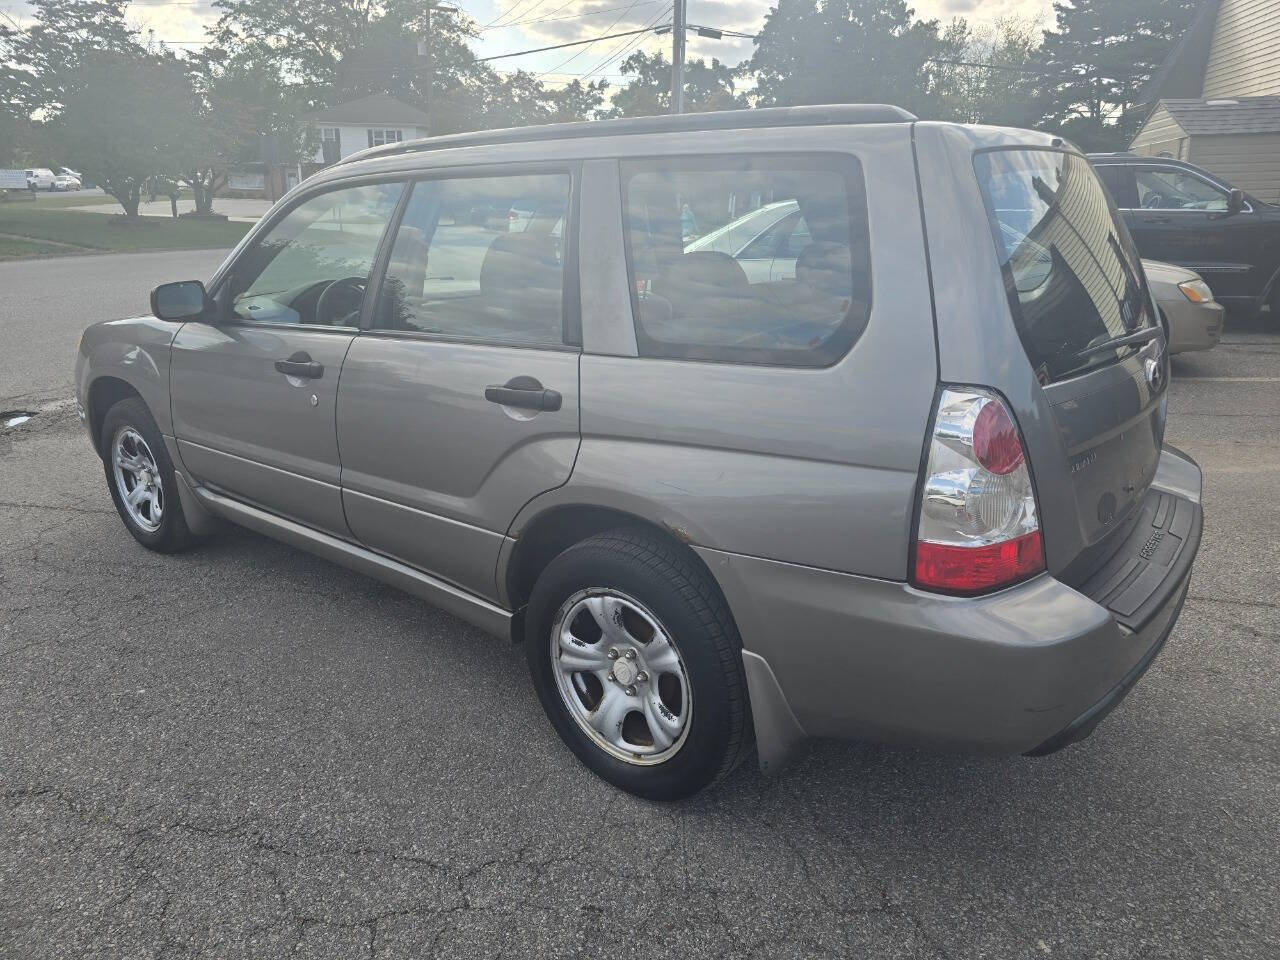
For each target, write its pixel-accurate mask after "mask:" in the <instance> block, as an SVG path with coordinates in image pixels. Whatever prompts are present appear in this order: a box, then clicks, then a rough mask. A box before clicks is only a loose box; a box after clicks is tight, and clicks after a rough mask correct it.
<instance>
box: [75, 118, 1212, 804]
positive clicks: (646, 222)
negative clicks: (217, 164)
mask: <svg viewBox="0 0 1280 960" xmlns="http://www.w3.org/2000/svg"><path fill="white" fill-rule="evenodd" d="M151 309H152V314H153V316H149V317H139V318H136V319H130V320H122V321H116V322H111V323H103V324H98V325H95V326H93V327H90V328H89V329H88V330H87V331H86V332H85V334H84V337H83V339H82V341H81V344H80V351H79V356H78V358H77V370H76V374H77V377H76V379H77V385H78V394H79V399H80V403H81V412H82V415H83V417H84V418H85V421H86V424H87V426H88V430H89V435H90V438H91V440H92V442H93V445H94V449H95V451H96V452H97V454H98V455H99V456H100V457H101V458H102V462H103V464H104V467H105V471H106V478H107V485H108V488H109V490H110V492H111V496H112V498H113V499H114V501H115V504H116V506H117V508H118V510H119V512H120V516H121V518H122V519H123V520H124V523H125V526H126V527H127V528H128V530H129V532H130V533H132V534H133V536H134V537H135V538H137V540H138V541H140V542H141V543H142V544H143V545H144V546H146V547H149V548H151V549H153V550H159V551H162V552H168V551H177V550H182V549H185V548H188V547H190V546H192V545H193V544H195V543H197V542H199V540H200V539H202V538H203V537H205V536H207V535H209V534H211V533H213V532H214V531H215V530H216V528H217V526H218V525H219V524H220V523H221V522H223V521H230V522H233V523H237V524H241V525H244V526H246V527H249V528H252V529H254V530H257V531H259V532H261V533H264V534H267V535H268V536H271V537H275V538H278V539H281V540H284V541H286V542H288V543H292V544H294V545H296V546H298V547H301V548H303V549H305V550H309V551H312V552H314V553H317V554H320V555H321V556H324V557H327V558H329V559H331V560H333V561H336V562H338V563H341V564H345V565H347V566H349V567H352V568H354V569H356V570H360V571H363V572H365V573H367V574H369V575H370V576H373V577H377V578H379V579H381V580H384V581H386V582H388V583H392V584H395V585H396V586H399V587H401V588H403V589H405V590H407V591H409V592H411V593H413V594H416V595H418V596H420V597H423V598H426V599H427V600H429V601H430V602H432V603H434V604H436V605H438V606H440V607H442V608H444V609H446V610H448V611H450V612H452V613H454V614H456V615H458V616H459V617H462V618H463V619H465V620H468V621H470V622H471V623H473V624H477V625H479V626H480V627H482V628H484V629H485V630H487V631H489V632H491V633H494V634H497V635H499V636H503V637H510V638H511V639H512V640H515V641H519V642H522V643H523V644H524V645H525V648H526V649H527V651H528V658H529V666H530V671H531V674H532V677H533V683H534V686H535V688H536V689H537V692H538V695H539V697H540V698H541V701H542V703H543V705H544V707H545V708H546V712H547V715H548V717H549V718H550V720H551V723H552V724H553V725H554V727H555V728H556V731H557V732H558V733H559V734H560V736H561V737H562V738H563V739H564V741H565V743H566V744H567V745H568V746H569V747H570V749H572V750H573V751H574V753H575V754H577V756H578V757H579V758H580V759H581V760H582V761H583V763H585V764H586V765H587V766H588V767H590V768H591V769H592V770H594V771H595V772H596V773H597V774H599V775H600V776H602V777H604V778H605V779H607V780H608V781H610V782H611V783H613V784H616V785H617V786H619V787H621V788H623V789H625V790H629V791H631V792H633V793H636V794H639V795H642V796H646V797H652V798H664V799H672V798H679V797H684V796H688V795H690V794H692V793H694V792H696V791H697V790H699V789H701V788H703V787H705V786H706V785H708V784H709V783H712V782H713V781H715V780H716V779H717V778H718V777H722V776H723V775H725V774H726V773H727V772H728V771H730V770H732V769H733V767H734V766H735V764H737V763H738V762H739V761H740V760H741V759H742V758H743V757H744V756H745V755H747V754H748V753H749V752H750V751H751V749H752V747H753V746H754V748H755V750H756V751H757V753H758V756H759V762H760V766H761V767H762V769H764V770H766V771H768V772H773V771H776V770H778V769H780V768H781V767H782V766H783V765H784V764H785V763H786V761H787V760H788V759H789V758H790V757H792V756H793V755H794V753H795V752H796V750H797V748H798V747H799V746H800V745H801V744H802V743H803V741H805V740H806V738H810V737H852V738H866V739H876V740H884V741H893V742H900V743H923V744H934V745H942V746H946V747H951V748H955V749H958V750H969V751H980V752H1001V753H1006V752H1010V753H1027V754H1043V753H1048V752H1051V751H1053V750H1056V749H1058V748H1060V747H1062V746H1065V745H1066V744H1069V743H1071V742H1072V741H1075V740H1078V739H1080V738H1082V737H1084V736H1086V735H1088V734H1089V733H1090V732H1091V731H1092V730H1093V728H1094V726H1095V725H1096V724H1097V723H1098V721H1099V720H1100V719H1101V718H1102V716H1103V715H1105V714H1106V712H1107V711H1108V710H1110V709H1111V708H1112V707H1113V706H1114V705H1115V704H1116V703H1117V702H1118V701H1119V700H1120V699H1121V698H1122V697H1123V696H1124V694H1125V693H1126V691H1127V690H1128V689H1129V688H1130V687H1131V686H1132V685H1133V684H1134V683H1135V682H1136V681H1137V679H1138V678H1139V676H1141V674H1142V673H1143V671H1144V670H1145V669H1146V668H1147V666H1148V665H1149V664H1150V663H1151V661H1152V659H1153V658H1154V657H1155V655H1156V654H1157V652H1158V651H1159V649H1160V648H1161V646H1162V644H1163V642H1164V640H1165V638H1166V637H1167V636H1168V635H1169V633H1170V631H1171V629H1172V627H1173V624H1174V621H1175V620H1176V618H1177V616H1178V612H1179V610H1180V609H1181V606H1182V602H1183V598H1184V597H1185V595H1186V591H1187V584H1188V580H1189V578H1190V572H1191V565H1192V562H1193V560H1194V558H1195V555H1196V551H1197V549H1198V546H1199V541H1200V532H1201V507H1200V486H1201V483H1200V471H1199V469H1198V467H1197V466H1196V465H1195V463H1194V462H1192V461H1191V460H1190V459H1189V458H1188V457H1187V456H1185V455H1184V454H1182V453H1180V452H1178V451H1177V450H1175V449H1173V448H1172V447H1168V446H1166V445H1164V443H1163V438H1164V426H1165V398H1166V389H1167V384H1168V380H1169V363H1168V356H1167V349H1166V344H1165V340H1164V335H1163V333H1162V328H1161V325H1160V323H1159V322H1158V320H1157V317H1156V312H1155V307H1154V305H1153V303H1152V300H1151V296H1150V292H1149V290H1148V286H1147V281H1146V279H1145V277H1144V274H1143V271H1142V266H1141V263H1140V261H1139V259H1138V256H1137V254H1136V253H1135V251H1134V246H1133V243H1132V241H1131V240H1130V237H1129V235H1128V233H1127V232H1126V230H1125V227H1124V225H1123V222H1122V221H1121V220H1120V219H1119V218H1118V217H1117V215H1116V211H1115V209H1114V207H1113V205H1112V203H1111V202H1110V200H1109V199H1108V196H1107V194H1106V192H1105V190H1104V189H1103V188H1102V187H1101V186H1100V184H1099V182H1098V180H1097V178H1096V177H1095V175H1094V173H1093V171H1092V170H1091V168H1090V166H1089V163H1088V162H1087V160H1086V159H1085V158H1084V157H1083V156H1082V155H1081V154H1080V153H1079V152H1078V151H1077V150H1076V149H1075V148H1074V147H1073V146H1071V145H1070V144H1069V143H1066V142H1064V141H1062V140H1059V139H1055V138H1052V137H1049V136H1045V135H1041V134H1037V133H1031V132H1027V131H1021V130H1007V129H995V128H988V127H972V126H960V125H953V124H945V123H925V122H919V121H917V120H916V119H915V118H914V117H912V116H911V115H910V114H908V113H906V112H904V111H902V110H899V109H896V108H893V107H885V106H874V105H865V106H839V107H803V108H793V109H781V110H754V111H741V112H733V113H719V114H702V115H692V116H681V117H654V118H645V119H636V120H619V121H605V122H595V123H586V124H565V125H553V126H545V127H537V128H529V129H518V130H499V131H490V132H485V133H477V134H463V135H457V136H445V137H436V138H432V139H428V140H420V141H415V142H410V143H396V144H388V145H386V146H383V147H375V148H372V149H370V150H368V151H365V152H363V153H362V154H359V155H357V156H355V157H352V158H350V159H348V160H346V161H343V162H341V163H338V164H336V165H334V166H331V167H329V168H328V169H325V170H323V171H322V172H320V173H319V174H317V175H315V176H313V177H311V178H310V179H308V180H306V181H305V182H304V183H302V184H301V185H300V186H299V187H297V188H296V189H294V190H293V191H292V192H291V193H290V194H289V195H288V196H286V197H285V198H284V199H283V200H281V201H280V202H279V203H278V204H277V205H276V206H275V207H274V208H273V209H272V211H271V212H270V213H269V214H268V215H267V216H266V217H264V218H263V220H262V221H261V223H259V224H258V225H257V226H256V227H255V228H254V229H253V230H252V231H251V232H250V233H249V235H248V236H246V237H245V239H244V240H243V242H242V243H241V244H240V245H239V246H238V247H237V248H236V249H235V250H234V251H233V252H232V254H231V256H230V257H228V258H227V260H226V262H225V263H224V264H223V265H222V266H221V267H220V268H219V269H218V271H217V272H216V273H215V275H214V276H213V277H212V279H211V280H210V281H209V283H208V284H207V286H206V285H204V284H202V283H200V282H197V281H184V282H178V283H171V284H165V285H163V286H161V287H158V288H157V289H156V290H155V291H154V292H153V293H152V298H151Z"/></svg>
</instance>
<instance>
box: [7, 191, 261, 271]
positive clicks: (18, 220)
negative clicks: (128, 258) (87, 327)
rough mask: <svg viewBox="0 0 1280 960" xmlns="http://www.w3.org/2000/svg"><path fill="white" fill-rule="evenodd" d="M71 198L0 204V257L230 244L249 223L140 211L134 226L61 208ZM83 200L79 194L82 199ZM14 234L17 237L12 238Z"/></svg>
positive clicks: (187, 248) (228, 245)
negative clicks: (178, 217)
mask: <svg viewBox="0 0 1280 960" xmlns="http://www.w3.org/2000/svg"><path fill="white" fill-rule="evenodd" d="M70 199H71V198H69V197H68V198H63V197H57V198H45V197H41V198H40V199H39V200H36V201H35V202H30V201H26V202H23V201H12V202H6V203H3V204H0V234H9V235H10V236H9V237H0V257H15V256H27V257H30V256H55V255H58V254H67V253H83V252H87V251H91V250H92V251H108V250H110V251H119V252H128V251H131V250H200V249H207V248H218V247H231V246H234V245H235V244H236V242H237V241H239V239H240V238H241V237H243V236H244V235H245V233H246V231H248V229H249V227H250V226H251V224H247V223H232V222H230V221H210V220H190V219H186V220H173V219H170V218H169V217H141V218H140V223H139V224H138V225H136V226H135V225H130V226H121V225H120V221H119V220H118V219H117V218H116V217H114V216H108V215H106V214H102V213H92V212H90V211H80V210H66V209H62V208H63V207H65V206H69V205H71V204H70V203H68V202H65V201H70ZM58 201H64V202H58ZM84 202H85V200H84V198H82V199H81V203H82V204H83V203H84ZM89 202H90V203H92V202H93V201H92V200H90V201H89ZM13 236H17V237H20V238H21V239H20V240H14V239H13ZM41 240H52V241H55V242H57V243H63V244H69V245H70V246H68V247H55V246H52V245H50V244H41V243H39V241H41ZM28 241H35V243H29V242H28ZM32 247H41V248H43V249H38V250H36V249H31V248H32ZM76 248H79V249H76Z"/></svg>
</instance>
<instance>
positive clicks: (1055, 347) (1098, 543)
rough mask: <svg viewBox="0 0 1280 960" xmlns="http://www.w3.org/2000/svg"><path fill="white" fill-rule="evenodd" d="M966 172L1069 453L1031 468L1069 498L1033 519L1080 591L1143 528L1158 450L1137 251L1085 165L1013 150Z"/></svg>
mask: <svg viewBox="0 0 1280 960" xmlns="http://www.w3.org/2000/svg"><path fill="white" fill-rule="evenodd" d="M974 167H975V172H976V173H977V178H978V182H979V184H980V185H981V188H982V193H983V196H984V198H985V201H986V207H987V215H988V218H989V221H990V226H991V235H992V238H993V240H994V243H995V249H996V253H997V256H998V259H999V261H1000V269H1001V272H1002V273H1003V276H1004V285H1005V289H1006V291H1007V293H1008V297H1009V309H1010V313H1011V315H1012V319H1013V323H1014V324H1015V325H1016V327H1017V331H1018V336H1019V338H1020V339H1021V341H1022V345H1023V348H1024V350H1025V351H1026V355H1027V359H1028V360H1030V361H1031V366H1032V368H1033V369H1034V371H1035V374H1036V377H1037V379H1038V380H1039V381H1040V383H1041V385H1042V386H1043V389H1044V397H1045V399H1046V400H1047V402H1048V404H1049V407H1050V409H1051V411H1052V425H1053V427H1054V428H1055V429H1056V430H1057V434H1058V438H1059V439H1060V441H1061V443H1062V446H1063V447H1064V452H1065V454H1066V460H1065V461H1058V462H1056V463H1055V462H1052V461H1044V460H1042V461H1040V462H1034V463H1033V464H1032V467H1033V469H1034V470H1035V471H1036V475H1037V476H1038V478H1039V479H1040V481H1043V480H1044V478H1045V477H1047V476H1048V475H1049V474H1059V476H1058V477H1055V481H1054V483H1053V485H1052V488H1053V489H1054V490H1055V491H1062V490H1064V489H1069V490H1070V491H1071V493H1072V496H1070V497H1066V496H1061V495H1057V496H1052V497H1042V499H1041V501H1040V511H1041V516H1042V519H1043V520H1044V523H1045V527H1044V529H1045V542H1046V544H1049V543H1050V542H1051V539H1052V537H1053V532H1054V531H1060V532H1061V533H1062V535H1063V537H1064V542H1073V543H1075V544H1077V546H1078V547H1079V548H1081V549H1080V550H1079V552H1077V553H1076V555H1075V556H1074V557H1067V556H1065V551H1063V552H1059V553H1058V560H1057V561H1051V564H1050V569H1051V571H1052V572H1053V573H1054V574H1055V575H1056V576H1058V577H1059V578H1061V579H1064V580H1065V581H1066V582H1068V583H1074V582H1076V581H1078V580H1079V579H1081V578H1084V577H1087V576H1088V575H1089V574H1090V573H1092V571H1093V570H1094V569H1096V568H1097V567H1098V566H1099V565H1100V564H1103V563H1105V562H1106V561H1107V559H1108V558H1109V557H1110V556H1111V554H1112V553H1114V550H1115V548H1116V546H1117V544H1119V543H1120V542H1121V541H1122V540H1123V538H1124V536H1125V535H1126V534H1127V532H1128V529H1129V528H1130V526H1131V525H1132V523H1133V522H1134V520H1133V518H1135V517H1137V516H1138V513H1139V510H1138V508H1139V506H1140V505H1141V504H1142V502H1143V500H1144V498H1145V496H1146V493H1147V489H1148V487H1149V486H1150V484H1151V479H1152V477H1153V476H1154V475H1155V469H1156V465H1157V463H1158V462H1159V459H1160V450H1161V444H1162V442H1163V439H1164V421H1165V404H1164V397H1165V385H1166V384H1167V383H1168V360H1167V357H1166V356H1165V353H1164V345H1163V340H1162V339H1161V337H1160V327H1159V324H1157V323H1156V322H1155V318H1154V315H1153V314H1154V307H1153V306H1152V305H1151V300H1150V297H1149V295H1148V292H1147V285H1146V279H1145V277H1144V276H1143V273H1142V267H1141V262H1140V261H1139V259H1138V255H1137V252H1136V250H1135V249H1134V246H1133V241H1132V239H1130V237H1129V234H1128V231H1126V229H1125V227H1124V223H1123V222H1122V221H1121V220H1120V218H1119V216H1118V214H1117V213H1116V210H1115V207H1114V206H1113V205H1112V203H1111V200H1110V198H1109V197H1108V195H1107V193H1106V190H1105V189H1104V188H1103V186H1102V184H1101V183H1100V182H1099V180H1098V178H1097V176H1096V174H1095V173H1094V171H1093V168H1092V167H1091V166H1090V164H1089V162H1088V160H1086V159H1085V158H1084V157H1082V156H1080V155H1079V154H1075V153H1069V152H1065V151H1062V150H1055V149H1048V148H1035V147H1017V148H1014V149H1000V150H991V151H980V152H978V153H976V154H975V155H974ZM1018 412H1019V413H1020V414H1022V415H1025V411H1018ZM1028 422H1030V421H1027V420H1024V421H1023V423H1024V426H1025V425H1026V424H1027V423H1028ZM1060 472H1061V473H1065V474H1066V486H1065V488H1064V486H1063V485H1061V483H1060V482H1059V479H1060ZM1068 532H1069V533H1068Z"/></svg>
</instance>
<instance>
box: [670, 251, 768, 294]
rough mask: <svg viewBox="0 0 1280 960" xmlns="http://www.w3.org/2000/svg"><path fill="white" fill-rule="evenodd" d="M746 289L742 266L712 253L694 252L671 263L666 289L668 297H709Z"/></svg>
mask: <svg viewBox="0 0 1280 960" xmlns="http://www.w3.org/2000/svg"><path fill="white" fill-rule="evenodd" d="M747 286H748V283H747V274H746V272H745V271H743V269H742V264H740V263H738V261H737V260H735V259H733V257H731V256H729V255H728V254H727V253H720V252H718V251H715V250H697V251H694V252H693V253H686V254H684V255H683V256H679V257H676V258H675V259H674V260H672V261H671V266H670V267H669V268H668V269H667V288H668V291H669V293H670V295H671V296H682V295H683V296H712V295H717V294H719V295H724V294H725V293H727V292H732V291H741V290H744V289H745V288H746V287H747Z"/></svg>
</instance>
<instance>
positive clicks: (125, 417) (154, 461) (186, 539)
mask: <svg viewBox="0 0 1280 960" xmlns="http://www.w3.org/2000/svg"><path fill="white" fill-rule="evenodd" d="M100 449H101V450H102V451H103V457H102V462H103V467H104V469H105V471H106V475H107V487H108V489H109V490H110V491H111V499H112V501H114V503H115V505H116V511H117V512H118V513H119V514H120V519H121V520H123V521H124V525H125V526H126V527H127V528H128V530H129V532H130V533H131V534H133V537H134V539H135V540H137V541H138V542H139V543H140V544H142V545H143V546H144V547H146V548H147V549H149V550H155V551H158V552H160V553H177V552H179V551H182V550H186V549H188V548H189V547H191V546H194V545H195V544H196V543H198V542H199V541H200V538H199V537H197V536H196V535H195V534H193V533H192V532H191V530H190V529H189V528H188V527H187V521H186V518H185V517H184V516H183V515H182V503H181V501H180V500H179V499H178V487H177V480H176V479H175V478H174V472H173V463H172V461H170V459H169V453H168V451H167V450H166V449H165V446H164V437H162V436H161V435H160V428H159V427H157V426H156V422H155V420H154V419H153V418H152V416H151V411H150V410H148V409H147V405H146V404H145V403H143V402H142V400H141V399H140V398H138V397H129V398H127V399H125V400H121V401H120V402H119V403H117V404H115V405H114V406H113V407H112V408H111V409H110V410H108V411H107V415H106V416H105V417H104V418H103V421H102V439H101V445H100Z"/></svg>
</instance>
